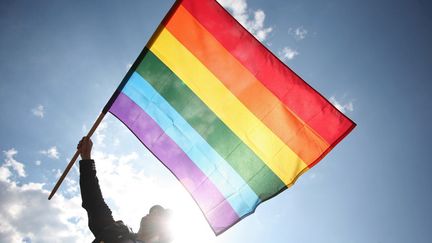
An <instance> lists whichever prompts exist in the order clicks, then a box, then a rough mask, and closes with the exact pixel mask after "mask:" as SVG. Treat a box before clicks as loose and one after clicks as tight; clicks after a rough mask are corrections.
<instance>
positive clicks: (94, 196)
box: [80, 160, 114, 238]
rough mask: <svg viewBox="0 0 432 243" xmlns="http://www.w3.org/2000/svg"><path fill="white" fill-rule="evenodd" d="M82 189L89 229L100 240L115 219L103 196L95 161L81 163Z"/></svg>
mask: <svg viewBox="0 0 432 243" xmlns="http://www.w3.org/2000/svg"><path fill="white" fill-rule="evenodd" d="M80 187H81V198H82V207H83V208H84V209H85V210H86V211H87V215H88V219H89V222H88V225H89V228H90V230H91V232H92V233H93V235H94V236H95V237H96V238H98V236H100V233H101V232H102V230H103V229H104V228H105V227H107V226H108V225H110V224H112V223H114V219H113V217H112V213H111V210H110V208H109V207H108V205H107V204H106V203H105V200H104V198H103V196H102V192H101V190H100V187H99V181H98V178H97V176H96V167H95V163H94V161H93V160H81V161H80Z"/></svg>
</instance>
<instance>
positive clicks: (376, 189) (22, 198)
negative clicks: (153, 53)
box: [0, 0, 432, 243]
mask: <svg viewBox="0 0 432 243" xmlns="http://www.w3.org/2000/svg"><path fill="white" fill-rule="evenodd" d="M219 2H220V3H221V4H222V5H223V6H224V7H225V8H226V9H227V10H228V11H230V13H232V15H233V16H234V17H236V18H237V19H238V20H239V21H240V22H241V23H242V24H243V25H244V26H245V27H246V28H247V29H249V30H250V31H251V32H252V33H253V34H254V35H255V36H256V38H257V39H259V40H260V41H261V42H262V43H263V44H264V45H265V46H267V48H268V49H269V50H271V51H272V52H273V53H275V54H276V55H277V56H278V57H279V58H280V59H281V60H283V61H284V62H285V63H286V64H287V65H288V66H289V67H291V68H292V69H293V70H294V71H295V72H296V73H297V74H299V75H300V76H301V77H302V78H303V79H304V80H306V81H307V82H308V83H309V84H310V85H311V86H312V87H314V88H315V89H316V90H318V91H319V92H320V93H321V94H323V95H324V97H326V98H327V99H329V100H330V101H331V102H332V103H333V104H334V105H335V106H336V107H337V108H338V109H340V110H341V111H342V112H344V113H345V114H346V115H347V116H349V117H350V118H351V119H352V120H354V121H355V122H356V123H357V127H356V128H355V129H354V130H353V131H352V132H351V133H350V134H349V135H348V136H347V137H346V138H345V139H344V140H343V141H342V142H341V143H340V144H339V145H338V146H336V148H334V149H333V150H332V151H331V152H330V153H329V154H328V155H327V156H326V157H325V158H324V159H323V160H322V161H321V162H320V163H318V164H317V165H316V166H315V167H313V168H312V169H311V170H310V171H308V172H307V173H305V174H304V175H302V176H301V177H300V178H299V180H298V181H297V182H296V184H295V185H294V186H293V187H291V188H289V189H288V190H286V191H284V192H282V193H281V194H280V195H278V196H277V197H275V198H273V199H271V200H269V201H267V202H265V203H263V204H261V205H260V206H259V207H258V208H257V210H256V212H255V213H254V214H252V215H251V216H248V217H247V218H245V219H243V220H242V221H241V222H239V223H238V224H236V225H235V226H234V227H232V228H231V229H229V230H228V231H226V232H225V233H223V234H222V235H220V236H218V237H215V236H214V234H213V232H212V231H211V229H210V227H209V226H208V225H207V223H206V221H205V220H204V217H203V216H202V215H201V213H200V211H199V209H198V207H197V206H196V204H195V203H194V202H193V200H192V199H191V197H190V196H189V194H188V193H187V192H186V190H185V189H184V188H183V187H182V186H181V185H180V183H179V182H178V181H177V180H176V179H175V177H174V176H173V175H172V174H171V173H170V172H169V171H168V170H167V169H166V168H165V167H164V166H163V165H162V164H161V163H160V162H159V161H157V159H155V158H154V157H153V156H152V155H151V154H150V152H148V151H147V150H146V148H145V147H144V146H142V145H141V144H140V142H139V141H138V140H137V139H136V138H135V136H134V135H133V134H132V133H130V132H129V130H128V129H127V128H126V127H125V126H124V125H123V124H122V123H121V122H120V121H118V120H117V119H116V118H114V117H113V116H112V115H110V114H108V115H107V116H106V117H105V118H104V121H103V123H102V124H101V126H100V127H99V128H98V130H97V131H96V133H95V135H94V136H93V137H92V139H93V141H94V144H95V145H94V149H93V158H94V159H95V160H96V163H97V169H98V176H99V179H100V184H101V188H102V191H103V194H104V196H105V198H106V201H107V203H108V204H109V206H110V207H111V209H112V210H113V214H114V217H115V218H116V219H122V220H123V221H124V222H125V223H126V224H128V225H129V226H130V227H132V228H133V229H134V230H135V231H137V230H138V226H139V220H140V219H141V216H143V215H145V214H146V213H147V211H148V209H149V207H150V206H151V205H153V204H156V203H158V204H162V205H164V206H166V207H169V208H171V209H173V210H174V212H175V215H176V216H175V218H176V220H177V224H176V235H177V238H176V241H175V242H190V243H197V242H200V243H201V242H208V243H237V242H249V243H255V242H260V243H261V242H295V243H339V242H340V243H357V242H358V243H363V242H368V243H387V242H388V243H406V242H416V243H426V242H430V239H431V238H432V233H431V231H430V229H431V228H432V222H431V218H432V195H431V190H430V188H432V179H431V177H430V174H431V172H432V163H431V160H430V155H429V152H428V150H429V149H430V147H431V142H430V137H431V136H432V132H431V131H432V130H431V129H430V120H431V118H432V102H431V101H430V97H431V96H430V94H431V93H432V82H431V81H432V80H431V77H432V68H431V67H432V45H431V44H430V43H432V4H431V3H430V1H427V0H363V1H358V0H357V1H355V0H328V1H322V0H309V1H304V0H237V1H233V0H220V1H219ZM172 3H173V1H172V0H163V1H158V0H146V1H144V0H129V1H120V0H109V1H107V0H104V1H102V0H93V1H83V0H76V1H66V0H35V1H26V0H2V1H1V3H0V112H1V115H0V138H1V139H0V153H1V154H0V218H1V220H0V242H91V240H92V239H93V236H92V235H91V232H90V231H89V230H88V228H87V218H86V213H85V210H84V209H82V208H81V198H80V194H79V185H78V180H79V174H78V166H77V165H75V166H74V167H73V169H72V170H71V172H70V173H69V175H68V176H67V179H66V180H65V181H64V183H63V184H62V186H61V188H60V190H59V191H58V193H57V194H56V195H55V196H54V198H53V199H52V200H51V201H48V200H47V197H48V194H49V192H50V191H51V189H52V188H53V186H54V184H55V182H56V181H57V178H58V177H59V175H60V174H61V172H62V171H63V169H64V168H65V167H66V164H67V163H68V162H69V160H70V158H71V157H72V155H73V154H74V153H75V149H76V144H77V143H78V141H79V140H80V138H81V137H82V136H83V135H84V134H86V133H87V131H88V130H89V128H90V127H91V125H92V124H93V122H94V120H95V119H96V117H97V116H98V114H99V112H100V111H101V109H102V108H103V106H104V105H105V103H106V102H107V101H108V99H109V97H110V96H111V94H112V93H113V92H114V90H115V89H116V87H117V86H118V84H119V83H120V81H121V80H122V78H123V77H124V75H125V74H126V72H127V71H128V69H129V68H130V66H131V64H132V63H133V62H134V60H135V59H136V57H137V56H138V54H139V52H140V51H141V50H142V48H143V47H144V45H145V44H146V42H147V40H148V39H149V38H150V36H151V34H152V33H153V32H154V30H155V29H156V27H157V25H158V24H159V22H160V21H161V19H162V18H163V16H164V15H165V14H166V12H167V11H168V9H169V8H170V6H171V5H172Z"/></svg>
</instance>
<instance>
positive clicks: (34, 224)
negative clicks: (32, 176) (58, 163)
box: [0, 164, 92, 243]
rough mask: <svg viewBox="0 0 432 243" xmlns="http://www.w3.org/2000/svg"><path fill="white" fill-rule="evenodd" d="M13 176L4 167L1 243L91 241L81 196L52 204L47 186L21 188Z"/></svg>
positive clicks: (60, 198)
mask: <svg viewBox="0 0 432 243" xmlns="http://www.w3.org/2000/svg"><path fill="white" fill-rule="evenodd" d="M12 174H13V171H11V170H10V169H9V168H8V167H7V166H5V164H4V165H2V166H1V167H0V175H1V176H0V177H1V179H0V216H1V221H0V242H66V243H69V242H70V243H72V242H91V240H92V237H91V235H90V233H89V231H88V230H87V219H86V214H85V212H84V211H83V210H81V208H80V204H81V201H80V198H79V196H75V197H72V198H65V197H64V196H63V195H62V194H61V193H59V194H58V195H56V197H55V198H54V199H53V200H51V201H48V200H47V198H48V191H46V190H44V189H43V186H44V184H41V183H27V184H23V185H19V184H17V182H16V181H14V180H13V179H12V178H11V175H12ZM4 175H7V176H6V177H4Z"/></svg>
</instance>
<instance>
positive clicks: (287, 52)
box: [279, 47, 300, 61]
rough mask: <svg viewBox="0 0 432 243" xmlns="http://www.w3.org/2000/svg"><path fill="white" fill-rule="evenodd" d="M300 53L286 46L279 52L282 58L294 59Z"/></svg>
mask: <svg viewBox="0 0 432 243" xmlns="http://www.w3.org/2000/svg"><path fill="white" fill-rule="evenodd" d="M299 54H300V53H299V52H298V51H296V50H294V49H291V48H289V47H284V48H283V49H282V51H280V52H279V56H281V58H282V60H284V61H286V60H292V59H294V57H296V56H298V55H299Z"/></svg>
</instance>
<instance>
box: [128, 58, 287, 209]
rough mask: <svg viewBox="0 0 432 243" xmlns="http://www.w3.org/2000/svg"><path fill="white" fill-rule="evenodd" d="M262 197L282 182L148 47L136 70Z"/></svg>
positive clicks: (266, 196)
mask: <svg viewBox="0 0 432 243" xmlns="http://www.w3.org/2000/svg"><path fill="white" fill-rule="evenodd" d="M136 71H137V72H138V73H139V74H140V75H141V76H142V77H143V78H144V79H146V80H147V81H148V82H149V83H150V84H151V85H152V86H153V88H154V89H156V90H157V91H158V92H159V93H160V95H161V96H162V97H164V98H165V99H166V100H167V101H168V103H169V104H170V105H171V106H172V107H173V108H174V109H175V110H176V111H177V112H178V113H179V114H180V115H181V116H183V118H184V119H185V120H186V121H187V122H188V123H189V124H190V125H191V126H192V127H193V128H194V129H195V130H196V131H197V132H198V133H199V134H200V135H201V136H202V137H203V138H204V139H205V140H206V141H207V142H208V143H209V145H210V146H212V147H213V148H214V150H215V151H216V152H218V153H219V154H220V156H221V157H222V158H224V159H225V160H226V161H227V162H228V163H229V164H230V165H231V166H232V167H233V168H234V169H235V170H236V171H237V173H238V174H239V175H240V176H241V177H242V178H243V179H244V180H245V181H246V182H247V183H248V184H249V186H250V187H251V188H252V190H253V191H254V192H255V193H256V194H257V195H258V197H259V198H260V199H261V200H262V201H264V200H265V199H268V198H270V197H271V196H273V195H274V194H275V193H277V192H279V191H280V190H282V189H283V188H285V184H284V183H283V182H282V181H281V180H280V179H279V178H278V177H277V176H276V175H275V174H274V173H273V172H272V171H271V170H270V169H269V168H268V167H267V166H266V164H265V163H264V162H263V161H262V160H261V159H260V158H259V157H258V156H256V155H255V153H254V152H253V151H252V150H251V149H250V148H249V147H248V146H247V145H246V144H244V143H243V142H242V141H241V140H240V139H239V138H238V137H237V136H236V135H235V134H234V133H233V132H232V131H231V130H230V129H229V128H228V127H227V126H226V125H225V124H224V123H223V122H222V121H221V120H220V119H219V118H218V117H217V116H216V115H215V114H214V113H213V112H212V111H211V110H210V109H209V108H208V107H207V106H206V105H205V104H204V103H203V102H202V101H201V99H199V98H198V97H197V96H196V95H195V93H194V92H193V91H192V90H190V89H189V88H188V87H187V86H186V84H184V83H183V81H182V80H181V79H179V78H178V77H177V76H176V75H175V74H174V73H173V72H172V71H171V70H170V69H169V68H168V67H167V66H166V65H165V64H164V63H163V62H162V61H160V60H159V59H158V58H157V57H156V56H155V55H154V54H153V53H152V52H151V51H150V50H149V51H148V53H147V55H146V56H145V57H144V58H143V60H142V62H141V63H140V65H139V66H138V68H137V70H136Z"/></svg>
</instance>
